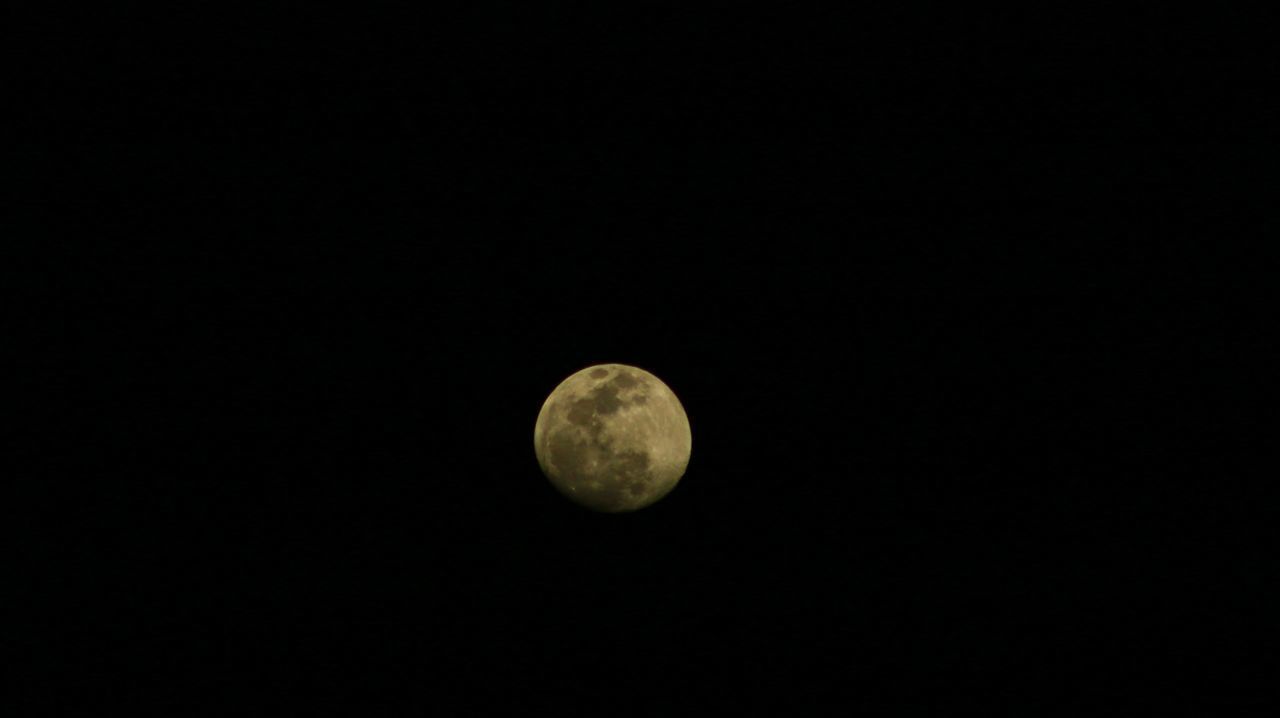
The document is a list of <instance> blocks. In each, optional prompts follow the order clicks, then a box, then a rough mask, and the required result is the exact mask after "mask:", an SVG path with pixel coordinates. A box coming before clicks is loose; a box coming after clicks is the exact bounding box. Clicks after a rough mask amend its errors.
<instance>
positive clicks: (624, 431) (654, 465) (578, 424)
mask: <svg viewBox="0 0 1280 718" xmlns="http://www.w3.org/2000/svg"><path fill="white" fill-rule="evenodd" d="M692 446H693V438H692V434H691V433H690V431H689V417H688V416H687V415H686V414H685V412H684V406H682V405H681V404H680V400H679V399H677V398H676V395H675V394H674V393H673V392H672V391H671V389H669V388H668V387H667V385H666V384H664V383H662V380H661V379H659V378H658V377H656V376H654V375H653V374H650V373H649V372H647V371H645V370H644V369H639V368H636V367H633V366H627V365H625V364H598V365H595V366H589V367H587V368H586V369H583V370H582V371H579V372H577V373H575V374H573V375H572V376H570V377H569V378H568V379H565V380H564V381H562V382H560V385H559V386H557V387H556V388H555V390H554V391H552V392H551V395H550V396H548V397H547V400H546V402H544V403H543V404H542V411H541V412H539V413H538V421H537V423H536V424H535V425H534V428H533V448H534V453H535V454H537V457H538V464H539V465H540V466H541V467H542V473H543V474H545V475H546V477H547V479H548V480H550V481H551V484H552V485H553V486H555V488H556V489H557V490H559V491H560V493H562V494H564V495H565V496H566V497H567V498H569V499H570V500H571V501H573V502H575V503H577V504H579V505H581V506H584V507H586V508H588V509H592V510H594V511H602V512H606V513H620V512H624V511H635V510H637V509H642V508H644V507H646V506H649V505H650V504H652V503H654V502H655V501H657V500H658V499H661V498H662V497H663V496H666V495H667V493H668V492H670V491H671V489H673V488H675V485H676V482H678V481H679V480H680V477H682V476H684V472H685V469H686V468H688V466H689V453H690V451H691V450H692Z"/></svg>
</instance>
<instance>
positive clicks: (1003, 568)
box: [7, 3, 1274, 716]
mask: <svg viewBox="0 0 1280 718" xmlns="http://www.w3.org/2000/svg"><path fill="white" fill-rule="evenodd" d="M532 5H539V4H537V3H525V4H523V5H522V6H520V7H514V8H513V7H498V6H493V7H489V6H486V7H485V8H479V7H476V8H472V9H470V10H468V11H465V12H463V11H457V12H449V13H438V12H437V11H436V10H434V9H433V10H428V9H426V6H425V5H424V7H423V9H421V10H419V11H416V12H414V11H410V10H406V9H404V8H401V9H399V10H397V11H395V12H386V11H374V10H369V11H365V10H364V9H363V8H361V9H359V10H356V9H349V10H348V11H347V12H348V13H350V14H348V15H341V14H333V15H327V14H323V13H322V12H321V11H320V10H313V9H311V8H303V7H298V8H296V9H295V10H294V11H291V12H289V13H284V12H280V13H270V14H269V13H266V12H264V11H260V10H259V11H246V13H245V14H243V15H237V14H234V13H225V12H224V13H220V14H218V16H217V17H215V16H214V14H215V10H214V9H213V7H212V6H206V5H202V4H197V5H195V6H193V7H195V8H196V9H189V10H182V11H179V10H174V9H169V10H168V11H167V12H168V13H169V14H168V15H163V16H156V15H146V16H142V15H139V16H136V17H121V16H116V15H111V16H110V17H108V16H107V15H108V13H114V12H115V11H106V10H97V11H91V13H90V14H89V15H84V14H79V15H76V16H74V17H71V16H65V17H56V16H54V15H52V14H51V15H50V16H49V17H46V18H42V19H40V20H38V21H36V20H33V21H32V22H31V23H30V25H29V27H27V29H26V30H24V32H23V37H24V38H25V39H24V40H23V43H24V44H23V45H21V46H20V53H19V54H20V55H21V57H23V58H24V62H25V63H27V64H29V65H30V66H31V67H32V68H35V69H36V71H35V72H32V73H30V76H29V77H27V78H25V79H24V80H23V81H22V84H21V88H20V89H21V90H22V91H30V92H32V93H33V94H32V98H33V99H32V100H31V102H29V103H25V104H22V105H21V107H20V108H19V109H17V110H15V111H14V112H15V113H16V114H17V116H18V119H19V120H22V121H25V122H26V126H27V129H26V130H24V132H26V134H24V135H23V136H24V137H28V138H30V142H27V143H26V144H24V146H23V148H22V149H20V150H19V152H18V154H19V155H20V157H21V158H22V159H28V160H34V161H33V162H31V163H30V166H31V168H32V169H30V171H29V172H28V171H26V170H24V172H25V174H24V176H25V177H27V178H28V181H27V182H26V190H28V191H29V192H30V193H31V196H32V197H33V198H34V199H33V201H31V202H29V203H26V204H25V205H24V207H26V208H28V209H31V210H33V211H34V212H35V214H36V220H37V221H36V223H34V224H33V225H32V226H36V227H39V228H40V230H39V231H40V232H41V233H44V234H35V235H33V236H36V237H37V238H38V237H41V236H47V237H50V238H52V237H55V236H56V237H68V238H75V240H76V241H74V242H70V241H68V242H61V241H54V240H52V239H50V240H49V244H48V246H47V248H49V249H52V256H51V258H48V259H45V260H41V261H36V262H31V263H29V264H26V265H15V266H18V267H19V271H18V272H14V275H15V276H13V277H12V279H11V280H9V281H10V284H11V285H12V286H13V287H16V288H18V289H20V290H22V291H23V292H24V295H23V297H24V298H23V299H22V300H21V302H20V303H17V304H14V305H13V306H15V307H20V308H23V307H30V308H34V309H35V311H26V310H25V309H21V310H20V311H16V312H15V311H12V310H10V311H9V314H11V315H12V316H11V319H14V320H17V323H18V325H19V329H20V330H23V331H27V332H30V333H31V336H32V337H34V338H33V339H32V340H31V341H30V342H26V343H23V344H22V345H21V346H22V347H29V348H35V349H36V350H37V352H36V353H35V354H33V355H31V358H29V359H23V362H24V363H23V365H22V366H23V371H24V374H23V376H24V377H26V378H27V379H28V380H29V385H30V386H36V387H40V388H41V393H42V398H41V400H40V401H38V402H35V403H33V404H32V405H31V406H30V407H26V405H23V406H24V408H23V414H22V417H23V418H22V419H21V420H20V421H19V422H17V425H16V426H14V427H12V428H10V429H8V430H7V431H8V434H9V436H10V439H11V442H12V444H13V445H16V446H19V447H22V448H20V449H19V450H18V452H17V459H18V461H19V464H20V465H21V469H20V470H19V478H21V479H23V481H21V482H19V485H21V486H22V487H24V488H29V489H30V494H31V496H32V500H30V501H26V502H25V503H23V504H19V505H21V506H30V507H32V510H31V511H25V510H24V511H23V512H22V513H23V518H22V519H21V520H20V521H19V523H18V524H17V526H18V528H19V530H20V532H21V534H20V535H21V537H22V539H21V541H20V546H21V547H23V551H22V553H23V559H22V560H21V562H20V567H21V568H24V569H33V570H35V571H36V574H38V577H37V578H35V579H33V580H32V581H28V582H25V583H24V584H23V585H24V586H26V587H29V588H30V590H24V591H22V592H20V594H19V597H20V604H19V605H20V607H21V610H22V611H25V612H26V613H24V615H26V616H29V620H26V621H25V623H26V625H29V626H30V627H31V628H32V629H33V630H32V636H33V637H32V638H30V639H23V640H22V641H19V644H18V645H19V646H20V649H21V650H22V651H24V653H25V654H26V655H28V656H29V657H30V658H29V660H28V661H27V662H26V663H25V665H26V668H24V669H23V670H24V673H22V674H20V677H22V678H24V679H25V683H26V685H27V686H28V687H29V688H31V689H33V690H32V695H33V697H34V699H35V700H36V702H37V703H38V704H40V705H43V706H45V707H46V708H51V707H54V706H56V705H57V704H59V703H60V702H61V701H63V700H73V699H86V700H90V701H95V702H98V703H99V704H101V705H106V704H109V703H111V702H113V701H117V700H121V701H124V702H126V703H129V704H142V705H150V706H158V707H161V708H164V709H166V710H168V711H169V712H170V714H172V715H189V714H194V713H198V712H201V711H203V710H207V709H211V708H212V707H216V706H224V707H228V708H231V709H234V708H243V709H246V710H247V709H250V708H254V707H266V708H270V709H272V710H273V712H274V714H278V715H291V714H301V713H306V712H311V711H314V710H316V709H319V708H322V707H338V708H341V709H349V710H351V711H358V713H356V714H367V713H368V712H370V711H372V712H374V713H380V712H383V711H385V712H388V713H390V714H410V713H412V714H417V715H423V714H436V715H483V714H488V713H493V714H495V715H529V714H532V713H534V712H535V711H539V712H540V711H541V710H552V711H555V712H556V713H557V714H561V715H563V714H572V715H608V714H611V713H616V712H623V713H627V714H631V713H638V714H642V715H653V716H663V715H672V714H685V713H689V714H697V715H706V714H712V715H716V714H723V713H728V712H734V713H737V712H742V711H749V710H752V709H755V710H762V711H767V713H765V714H769V715H810V714H814V713H816V712H822V711H829V712H835V713H845V712H847V711H856V710H882V711H884V712H888V713H917V714H918V712H921V711H924V712H938V713H949V712H952V711H955V710H959V709H964V708H976V709H982V710H985V711H988V712H991V711H994V714H997V715H999V714H1001V711H1005V710H1014V709H1019V710H1024V711H1025V710H1029V709H1035V710H1040V709H1064V708H1065V709H1068V710H1072V709H1074V710H1089V711H1091V712H1090V713H1088V714H1097V711H1096V709H1098V708H1100V707H1106V708H1108V709H1113V710H1120V711H1124V710H1133V709H1137V708H1138V707H1141V706H1147V705H1153V704H1155V703H1158V702H1162V701H1165V700H1169V699H1170V698H1173V699H1176V700H1179V701H1181V702H1183V703H1184V704H1185V705H1190V706H1193V707H1197V708H1200V709H1203V710H1211V709H1216V708H1221V707H1224V706H1245V707H1248V706H1254V707H1256V706H1258V705H1261V703H1260V701H1261V698H1259V697H1258V696H1257V695H1256V694H1255V693H1253V692H1251V691H1250V690H1248V688H1245V687H1241V685H1239V684H1233V686H1234V687H1231V686H1229V687H1223V688H1210V687H1208V686H1207V684H1202V683H1201V682H1199V681H1196V680H1191V681H1184V680H1175V678H1174V676H1175V675H1179V674H1180V673H1181V672H1187V671H1189V672H1190V673H1192V674H1194V675H1199V676H1203V675H1205V672H1204V671H1201V670H1200V668H1199V667H1198V666H1200V664H1201V662H1205V663H1208V664H1213V665H1217V666H1219V667H1220V670H1219V672H1220V673H1222V674H1224V675H1225V677H1227V678H1229V679H1230V680H1240V679H1244V680H1248V679H1250V678H1251V677H1252V678H1256V677H1257V676H1258V675H1259V673H1258V670H1259V669H1257V668H1256V665H1257V664H1255V663H1253V662H1252V661H1251V659H1249V658H1248V654H1245V653H1239V652H1237V651H1236V650H1235V649H1234V648H1229V647H1228V646H1233V645H1235V644H1236V641H1242V640H1245V639H1247V638H1248V637H1249V636H1251V635H1254V631H1255V630H1256V628H1257V626H1258V625H1259V624H1261V623H1263V622H1264V618H1267V619H1268V620H1269V616H1268V615H1267V612H1266V611H1264V606H1263V600H1262V598H1261V595H1262V593H1261V592H1262V590H1263V588H1264V586H1265V585H1272V586H1274V583H1267V582H1268V581H1269V580H1270V579H1267V578H1264V577H1263V576H1262V574H1261V573H1260V572H1258V571H1256V570H1255V567H1256V566H1257V565H1259V564H1261V563H1262V562H1263V556H1262V551H1261V549H1260V548H1259V547H1258V546H1259V544H1258V541H1257V536H1258V535H1259V530H1260V526H1261V525H1262V523H1263V520H1264V519H1265V518H1266V517H1267V516H1268V514H1267V513H1266V512H1267V511H1271V512H1273V511H1274V509H1273V508H1271V509H1267V508H1265V507H1264V506H1262V505H1259V504H1257V503H1255V502H1253V501H1251V500H1249V499H1248V498H1247V494H1246V492H1245V491H1244V489H1243V488H1240V489H1234V488H1232V487H1233V486H1235V485H1236V484H1237V482H1242V481H1243V479H1244V477H1245V476H1246V475H1247V468H1246V467H1247V466H1249V464H1250V461H1249V460H1248V459H1246V458H1244V454H1245V453H1246V452H1247V451H1249V450H1250V449H1251V448H1252V447H1256V446H1260V444H1261V441H1262V439H1261V431H1260V430H1259V429H1258V428H1256V426H1255V425H1253V424H1251V423H1247V422H1244V421H1241V419H1240V417H1241V415H1242V413H1243V412H1244V411H1246V410H1250V409H1252V408H1258V407H1260V406H1261V400H1260V399H1257V398H1256V397H1255V394H1254V393H1253V392H1252V390H1251V389H1249V386H1250V385H1249V380H1248V379H1247V378H1246V377H1248V376H1251V372H1257V373H1258V374H1260V373H1261V368H1262V366H1263V362H1262V360H1261V358H1259V357H1257V352H1258V351H1259V349H1260V348H1261V346H1262V344H1261V340H1260V339H1259V338H1258V335H1257V334H1256V333H1255V332H1253V331H1245V332H1239V333H1237V332H1235V331H1234V330H1229V329H1228V328H1227V325H1226V324H1224V323H1222V322H1220V321H1219V319H1218V314H1217V313H1218V312H1219V311H1221V309H1222V308H1224V307H1227V308H1229V310H1230V311H1231V312H1233V313H1234V316H1235V318H1236V319H1244V320H1245V321H1246V323H1248V322H1251V321H1252V322H1256V324H1255V325H1254V326H1255V328H1256V327H1257V326H1260V325H1261V316H1262V312H1261V310H1260V309H1259V308H1258V305H1256V304H1255V303H1253V302H1252V301H1250V300H1249V297H1248V295H1247V292H1246V293H1245V294H1241V291H1242V290H1247V289H1248V287H1247V286H1243V287H1242V285H1241V284H1240V283H1237V282H1230V281H1227V280H1225V279H1224V276H1225V275H1224V273H1223V272H1222V271H1219V270H1218V269H1217V267H1218V265H1215V264H1214V263H1213V262H1210V261H1208V260H1206V259H1204V257H1203V256H1202V255H1200V254H1199V250H1198V246H1199V243H1200V242H1202V241H1203V240H1204V239H1205V238H1206V237H1209V236H1214V237H1223V236H1224V235H1226V234H1230V233H1232V232H1233V231H1238V230H1239V229H1240V228H1239V227H1238V226H1236V225H1233V224H1232V223H1233V222H1239V221H1240V220H1239V219H1238V218H1237V215H1236V214H1234V213H1233V212H1229V211H1226V210H1222V211H1215V210H1211V209H1209V206H1210V205H1212V204H1213V203H1214V202H1215V201H1217V200H1220V199H1222V198H1224V197H1227V196H1229V195H1232V194H1233V193H1234V191H1235V189H1234V186H1233V185H1232V182H1233V180H1232V179H1231V177H1232V176H1233V175H1231V174H1230V173H1222V174H1218V175H1214V177H1215V178H1217V179H1216V180H1215V181H1216V182H1217V184H1215V185H1214V186H1213V187H1202V186H1196V187H1192V186H1191V185H1189V184H1187V183H1185V182H1184V181H1183V180H1182V179H1180V178H1181V177H1182V173H1184V172H1186V171H1188V168H1190V167H1193V166H1197V165H1199V164H1201V163H1203V162H1205V161H1207V160H1214V161H1216V160H1220V159H1222V158H1224V157H1225V158H1228V159H1229V158H1231V157H1238V156H1245V155H1248V154H1249V153H1248V151H1247V147H1248V145H1247V143H1244V139H1243V138H1245V136H1246V135H1247V133H1248V132H1251V131H1253V130H1254V129H1255V126H1254V125H1251V124H1250V123H1251V122H1253V121H1254V120H1251V119H1250V117H1251V116H1250V115H1247V114H1242V113H1241V112H1239V111H1238V110H1237V109H1234V108H1236V105H1233V102H1235V99H1234V96H1233V95H1231V94H1230V92H1229V91H1228V90H1226V89H1225V88H1224V87H1223V86H1222V85H1221V84H1219V83H1217V82H1215V81H1214V78H1215V77H1219V76H1222V75H1224V74H1230V73H1232V72H1234V71H1235V70H1236V69H1238V68H1239V67H1241V66H1243V65H1244V64H1246V62H1247V58H1246V57H1245V56H1244V55H1243V54H1241V53H1236V54H1233V53H1232V52H1231V50H1230V48H1228V47H1224V46H1217V45H1213V46H1210V45H1206V44H1204V43H1197V42H1189V41H1187V38H1186V36H1184V35H1181V34H1179V33H1177V32H1174V31H1172V30H1167V29H1165V28H1166V26H1165V24H1164V22H1165V18H1164V17H1163V16H1160V17H1155V16H1153V17H1147V18H1142V19H1140V20H1139V21H1137V22H1134V23H1121V22H1119V21H1118V20H1116V19H1115V18H1111V19H1101V20H1100V19H1098V18H1083V17H1066V16H1054V17H1032V16H1025V17H1014V16H1004V17H999V18H994V17H992V18H986V17H981V18H980V17H968V18H964V19H962V18H947V17H944V16H941V15H939V16H932V17H930V18H921V17H914V16H909V15H908V14H907V13H905V12H904V13H901V14H893V13H885V14H882V15H877V16H871V15H866V16H861V17H844V16H840V17H837V16H835V15H811V16H802V15H801V13H800V12H799V11H795V12H790V11H788V12H786V13H783V12H782V11H776V12H775V13H774V14H772V15H765V14H751V13H748V12H747V11H746V10H744V9H741V8H736V7H726V8H723V9H721V10H720V11H718V12H715V13H711V12H707V13H705V14H702V15H698V14H696V13H693V12H690V11H688V10H685V9H680V8H675V7H660V6H646V7H643V8H639V7H637V8H635V9H633V10H629V11H624V10H622V9H620V8H617V7H613V6H610V8H609V10H608V12H602V11H601V10H600V8H586V7H578V6H573V7H571V6H569V5H564V4H555V5H554V6H553V8H552V7H538V8H536V9H535V8H534V7H529V6H532ZM92 12H98V13H100V16H94V15H92ZM108 27H110V28H116V27H119V28H120V30H119V31H116V30H114V29H113V30H111V31H107V30H106V29H105V28H108ZM68 48H74V49H73V50H72V49H68ZM1173 63H1178V68H1179V71H1178V72H1171V71H1169V68H1170V66H1171V65H1172V64H1173ZM1186 67H1196V68H1199V70H1198V72H1199V74H1196V71H1190V70H1186V71H1184V70H1185V68H1186ZM54 108H59V109H56V110H55V109H54ZM1259 122H1260V121H1259ZM1259 126H1260V125H1259ZM1242 148H1245V149H1242ZM1215 192H1216V193H1217V195H1215V194H1214V193H1215ZM55 314H56V316H57V317H58V319H57V320H56V321H50V320H48V317H51V316H54V315H55ZM36 355H38V357H37V356H36ZM22 356H23V357H26V356H27V355H26V354H23V355H22ZM602 362H618V363H625V364H632V365H635V366H639V367H642V368H645V369H647V370H648V371H651V372H653V373H654V374H656V375H657V376H658V377H660V378H661V379H662V380H663V381H664V382H666V383H667V384H668V386H670V387H671V388H672V390H673V391H674V392H675V393H676V394H677V395H678V396H679V398H680V399H681V401H682V403H683V404H684V406H685V409H686V411H687V413H688V416H689V420H690V425H691V427H692V433H693V454H692V459H691V462H690V465H689V468H688V471H687V473H686V475H685V477H684V479H683V480H682V481H681V483H680V484H679V485H678V487H677V488H676V489H675V490H674V491H673V492H672V493H671V494H669V495H668V496H667V497H666V498H664V499H663V500H662V501H660V502H659V503H657V504H655V505H654V506H652V507H650V508H648V509H645V510H642V511H639V512H636V513H631V514H624V515H602V514H594V513H591V512H588V511H585V510H583V509H581V508H578V507H577V506H575V505H573V504H571V503H569V502H568V501H566V500H565V499H564V498H562V497H561V496H560V495H558V494H557V493H556V492H555V491H554V490H553V489H552V487H551V485H550V484H549V483H548V482H547V480H546V479H545V478H544V477H543V476H542V475H541V473H540V471H539V468H538V464H537V462H536V460H535V457H534V453H533V445H532V434H533V427H534V421H535V419H536V418H537V414H538V410H539V409H540V407H541V405H542V402H543V400H544V399H545V398H546V396H547V395H548V394H549V393H550V391H551V390H552V389H553V388H554V387H555V386H556V385H557V384H558V383H559V382H560V381H561V380H562V379H564V378H565V377H567V376H568V375H570V374H571V373H573V372H575V371H577V370H579V369H581V368H583V367H586V366H589V365H591V364H594V363H602ZM1272 411H1273V410H1272ZM55 596H56V597H69V598H70V600H69V601H68V602H67V603H68V606H67V607H66V608H58V609H57V610H52V611H50V610H46V609H48V608H49V607H50V606H51V605H53V597H55ZM57 605H58V606H61V602H58V603H57ZM1236 661H1239V662H1240V664H1241V665H1243V666H1244V667H1243V668H1241V669H1239V670H1236V669H1229V668H1226V666H1232V665H1235V663H1234V662H1236ZM1250 666H1254V667H1253V668H1250ZM1208 672H1209V673H1213V671H1208ZM1220 677H1221V676H1220ZM606 711H608V713H606ZM33 714H34V713H33ZM223 714H224V715H225V714H226V713H225V712H224V713H223ZM1021 714H1022V715H1030V714H1043V713H1025V712H1024V713H1021Z"/></svg>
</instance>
